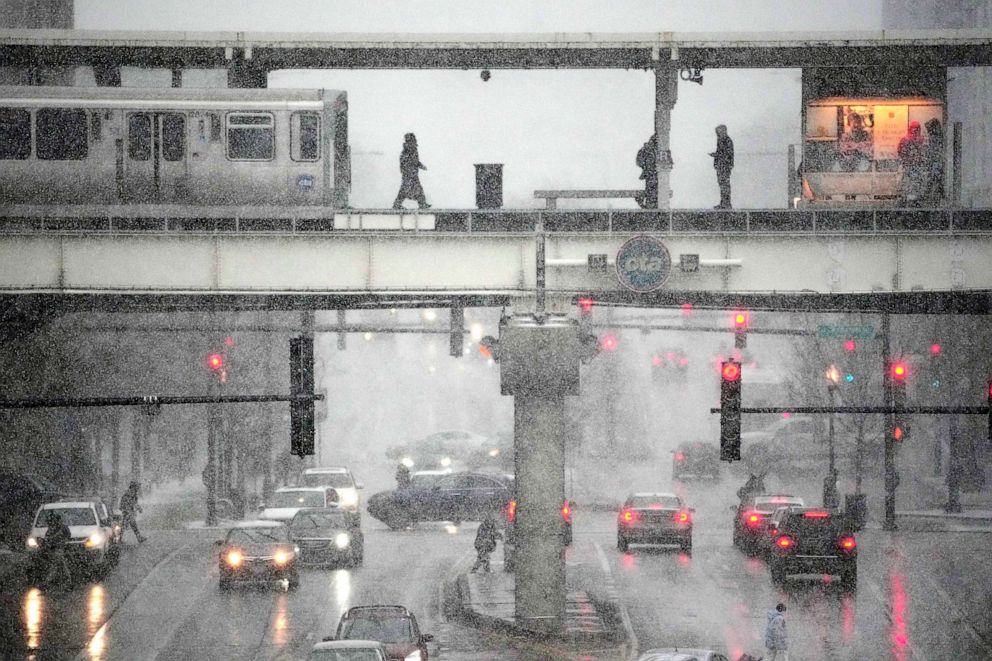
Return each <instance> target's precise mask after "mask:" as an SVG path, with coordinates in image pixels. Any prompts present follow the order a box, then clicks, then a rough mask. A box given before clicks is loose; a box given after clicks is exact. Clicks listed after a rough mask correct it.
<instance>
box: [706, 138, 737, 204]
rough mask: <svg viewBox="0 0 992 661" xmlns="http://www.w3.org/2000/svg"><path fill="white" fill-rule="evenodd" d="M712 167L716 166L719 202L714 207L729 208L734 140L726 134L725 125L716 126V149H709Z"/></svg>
mask: <svg viewBox="0 0 992 661" xmlns="http://www.w3.org/2000/svg"><path fill="white" fill-rule="evenodd" d="M710 156H712V157H713V167H714V168H716V183H717V184H718V185H719V186H720V204H718V205H717V206H715V207H713V208H714V209H731V208H732V207H731V205H730V172H731V170H733V169H734V141H733V140H731V139H730V136H729V135H727V127H726V125H725V124H720V126H718V127H716V151H711V152H710Z"/></svg>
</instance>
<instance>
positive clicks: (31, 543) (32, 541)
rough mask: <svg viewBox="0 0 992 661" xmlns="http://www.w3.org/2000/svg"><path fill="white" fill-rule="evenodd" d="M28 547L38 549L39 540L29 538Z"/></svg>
mask: <svg viewBox="0 0 992 661" xmlns="http://www.w3.org/2000/svg"><path fill="white" fill-rule="evenodd" d="M27 545H28V548H29V549H36V548H38V540H37V538H35V537H28V541H27Z"/></svg>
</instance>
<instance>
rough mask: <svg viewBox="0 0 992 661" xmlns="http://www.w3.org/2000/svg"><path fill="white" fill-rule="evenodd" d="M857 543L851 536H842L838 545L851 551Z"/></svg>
mask: <svg viewBox="0 0 992 661" xmlns="http://www.w3.org/2000/svg"><path fill="white" fill-rule="evenodd" d="M857 545H858V543H857V542H855V541H854V538H853V537H842V538H841V540H840V547H841V548H842V549H844V550H845V551H853V550H854V549H855V548H856V547H857Z"/></svg>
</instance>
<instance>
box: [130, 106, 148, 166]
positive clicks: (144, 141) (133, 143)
mask: <svg viewBox="0 0 992 661" xmlns="http://www.w3.org/2000/svg"><path fill="white" fill-rule="evenodd" d="M127 155H128V156H129V157H130V158H131V160H132V161H147V160H148V159H149V158H151V157H152V117H151V115H149V114H148V113H143V112H142V113H133V114H131V115H128V117H127Z"/></svg>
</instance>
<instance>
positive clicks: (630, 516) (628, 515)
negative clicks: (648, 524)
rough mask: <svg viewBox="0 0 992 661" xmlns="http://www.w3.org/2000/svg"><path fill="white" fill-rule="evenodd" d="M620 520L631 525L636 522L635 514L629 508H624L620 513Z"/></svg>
mask: <svg viewBox="0 0 992 661" xmlns="http://www.w3.org/2000/svg"><path fill="white" fill-rule="evenodd" d="M620 520H621V521H622V522H624V523H633V522H634V521H637V512H635V511H634V510H632V509H630V508H625V509H624V510H623V511H622V512H620Z"/></svg>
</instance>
